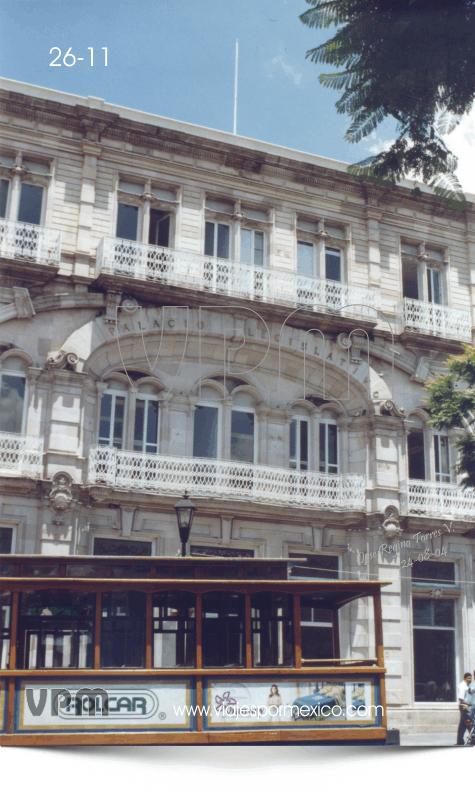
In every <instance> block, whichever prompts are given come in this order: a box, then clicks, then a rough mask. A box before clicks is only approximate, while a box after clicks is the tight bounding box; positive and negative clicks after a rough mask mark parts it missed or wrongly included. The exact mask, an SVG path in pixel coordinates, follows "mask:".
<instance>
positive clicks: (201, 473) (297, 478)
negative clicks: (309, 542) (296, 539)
mask: <svg viewBox="0 0 475 793" xmlns="http://www.w3.org/2000/svg"><path fill="white" fill-rule="evenodd" d="M88 484H90V485H108V486H110V487H113V488H115V489H117V490H135V491H138V492H141V493H157V494H159V495H165V494H170V495H172V494H173V495H181V494H182V493H183V491H184V490H189V491H190V492H191V493H192V494H193V495H210V496H216V497H218V498H219V497H221V498H223V497H227V498H233V499H234V498H238V499H246V500H249V501H254V502H261V503H267V504H275V505H286V504H287V505H292V506H296V507H330V508H334V509H359V510H361V509H364V506H365V480H364V477H363V476H361V475H359V474H320V473H314V472H312V471H295V470H292V469H289V468H273V467H271V466H267V465H253V464H251V463H240V462H231V461H225V460H212V459H208V458H202V457H172V456H170V455H165V454H142V453H140V452H133V451H123V450H121V449H115V448H114V447H111V446H92V447H91V449H90V452H89V470H88Z"/></svg>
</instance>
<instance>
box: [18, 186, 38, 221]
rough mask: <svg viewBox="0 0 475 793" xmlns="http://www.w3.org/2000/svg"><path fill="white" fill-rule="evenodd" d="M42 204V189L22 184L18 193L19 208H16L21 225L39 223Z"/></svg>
mask: <svg viewBox="0 0 475 793" xmlns="http://www.w3.org/2000/svg"><path fill="white" fill-rule="evenodd" d="M42 203H43V188H42V187H39V186H38V185H35V184H26V183H25V182H23V184H22V186H21V193H20V206H19V207H18V220H20V221H21V222H22V223H34V224H35V225H37V226H38V225H39V224H40V223H41V207H42Z"/></svg>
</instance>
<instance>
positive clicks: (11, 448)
mask: <svg viewBox="0 0 475 793" xmlns="http://www.w3.org/2000/svg"><path fill="white" fill-rule="evenodd" d="M42 470H43V438H36V437H33V436H31V435H17V434H16V433H15V432H0V476H4V475H5V474H7V475H9V476H27V477H28V478H30V479H39V478H40V477H41V474H42Z"/></svg>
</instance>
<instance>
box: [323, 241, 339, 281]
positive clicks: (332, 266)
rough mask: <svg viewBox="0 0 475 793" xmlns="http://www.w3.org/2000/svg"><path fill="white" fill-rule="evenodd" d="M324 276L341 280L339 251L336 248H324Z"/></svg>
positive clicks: (330, 279)
mask: <svg viewBox="0 0 475 793" xmlns="http://www.w3.org/2000/svg"><path fill="white" fill-rule="evenodd" d="M325 278H326V279H327V280H329V281H341V251H340V250H339V249H338V248H325Z"/></svg>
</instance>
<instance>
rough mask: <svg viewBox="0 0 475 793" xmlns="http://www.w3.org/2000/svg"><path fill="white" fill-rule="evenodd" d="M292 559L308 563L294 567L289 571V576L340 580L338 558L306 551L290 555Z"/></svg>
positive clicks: (300, 563)
mask: <svg viewBox="0 0 475 793" xmlns="http://www.w3.org/2000/svg"><path fill="white" fill-rule="evenodd" d="M289 558H290V559H302V558H305V559H306V561H303V562H299V563H298V565H292V566H291V568H290V570H289V575H291V576H297V577H298V578H331V579H335V578H339V577H340V574H339V568H338V558H339V557H338V556H329V555H327V554H307V553H305V552H304V551H302V553H299V552H297V551H295V553H289Z"/></svg>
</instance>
